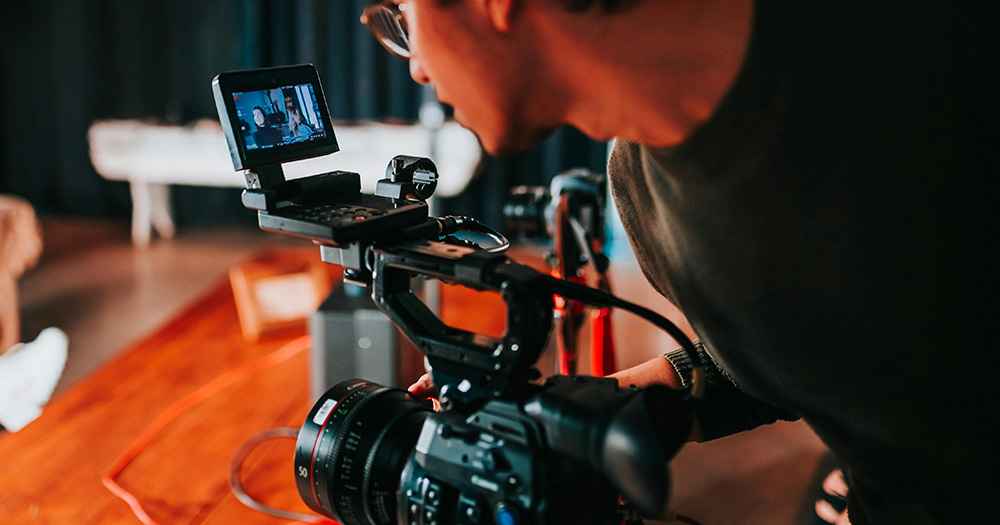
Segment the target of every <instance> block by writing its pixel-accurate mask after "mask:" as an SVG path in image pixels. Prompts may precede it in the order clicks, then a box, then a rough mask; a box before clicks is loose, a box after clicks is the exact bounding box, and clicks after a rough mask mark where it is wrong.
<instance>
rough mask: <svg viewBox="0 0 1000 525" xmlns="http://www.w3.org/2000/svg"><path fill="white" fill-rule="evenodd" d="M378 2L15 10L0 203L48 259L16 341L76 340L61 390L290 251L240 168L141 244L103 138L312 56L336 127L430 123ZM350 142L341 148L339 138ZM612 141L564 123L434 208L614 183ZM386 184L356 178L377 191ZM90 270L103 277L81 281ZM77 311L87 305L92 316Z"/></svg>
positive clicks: (480, 168)
mask: <svg viewBox="0 0 1000 525" xmlns="http://www.w3.org/2000/svg"><path fill="white" fill-rule="evenodd" d="M366 4H367V2H365V1H362V0H337V1H329V0H212V1H209V2H206V1H201V0H198V1H196V0H179V1H175V2H133V1H127V0H100V1H97V0H88V1H77V0H40V1H37V2H30V3H24V4H12V5H10V6H7V7H6V8H5V15H4V16H3V17H2V20H0V79H2V81H0V118H2V120H3V122H4V125H3V126H0V194H3V195H7V196H10V197H14V198H18V199H23V200H24V201H27V203H29V204H30V206H31V207H32V208H33V211H34V213H35V215H36V216H37V218H38V221H39V223H40V225H41V232H42V236H43V237H44V238H43V247H44V248H43V250H42V256H41V260H40V262H39V264H38V265H36V266H30V265H29V266H30V268H28V269H27V271H28V273H27V275H25V276H24V277H23V278H21V279H20V280H19V291H20V301H19V309H20V311H21V314H22V319H21V323H22V332H23V333H22V337H21V339H22V340H31V339H32V338H33V337H34V336H35V335H36V334H37V333H38V332H39V331H40V330H41V329H42V328H44V327H46V326H54V325H55V326H60V327H63V329H64V330H67V332H73V333H70V336H71V337H70V340H71V354H70V360H69V363H68V366H67V371H66V375H65V377H64V378H63V380H62V381H61V385H60V387H61V388H62V387H65V386H66V385H67V384H68V383H71V382H73V381H74V380H75V379H76V378H78V377H80V376H81V375H82V374H83V373H85V371H86V370H89V369H90V367H92V366H94V365H95V364H96V363H99V362H101V361H102V360H103V359H104V356H106V355H110V354H111V353H113V352H114V351H115V350H117V349H118V348H120V347H121V345H123V344H125V343H126V342H128V341H129V340H130V339H131V338H133V337H135V336H137V335H138V334H141V333H144V331H148V330H149V329H150V328H151V327H153V326H155V325H156V324H157V323H158V322H161V321H162V320H163V319H164V316H166V315H168V313H169V312H172V311H174V310H175V309H176V308H177V307H179V305H181V304H183V303H184V302H186V301H188V300H190V298H191V297H192V296H193V295H194V294H195V293H196V291H197V290H198V289H199V288H200V287H202V286H204V284H205V283H207V282H210V281H211V279H213V278H216V277H218V276H219V275H220V272H221V273H224V271H225V270H226V268H228V267H229V266H230V265H232V264H233V263H234V262H236V261H239V260H242V259H244V258H246V257H247V255H248V253H249V252H251V251H252V250H254V249H256V248H259V247H260V245H262V244H268V243H282V242H288V241H287V240H283V239H280V238H278V237H277V236H274V235H270V234H262V233H260V232H258V231H257V227H256V214H255V213H256V212H254V211H251V210H247V209H245V208H244V207H243V206H242V204H241V203H240V191H241V190H240V188H239V187H238V186H239V185H240V181H241V178H240V177H239V176H238V175H235V174H233V176H234V177H235V178H234V179H233V181H235V184H230V183H229V182H232V181H228V182H227V183H226V184H225V185H224V187H219V186H215V185H213V183H212V182H210V181H196V180H191V179H192V175H189V174H184V173H180V170H178V171H177V172H176V179H177V180H179V181H181V183H171V184H168V185H165V188H164V189H165V191H167V192H168V193H169V195H167V196H165V197H163V196H161V198H163V200H165V201H166V202H169V208H170V215H171V219H172V222H173V225H174V226H175V227H176V231H177V235H176V236H175V237H174V238H173V239H170V242H163V241H159V242H158V241H157V240H155V239H154V240H153V243H152V244H150V245H149V246H146V247H145V249H142V250H134V249H132V248H134V246H132V244H131V243H129V223H130V220H131V217H132V214H133V209H134V205H135V204H136V203H137V202H138V201H137V200H135V199H138V198H139V197H137V195H136V194H134V193H133V192H135V191H136V189H135V188H130V186H129V183H128V182H127V181H126V180H124V178H123V176H122V174H120V173H119V174H115V176H109V174H108V173H99V172H98V170H97V169H96V168H95V163H94V162H93V159H92V157H91V153H92V151H91V147H92V144H90V143H89V142H88V131H89V130H90V129H91V127H92V126H93V125H94V124H95V123H99V122H108V121H111V122H118V123H121V122H133V123H142V124H143V125H146V126H147V128H146V129H148V126H167V127H166V128H163V129H175V130H179V131H181V132H183V131H184V130H192V129H195V128H196V127H197V126H199V125H202V124H204V123H205V122H211V123H215V122H217V121H218V116H217V113H216V109H215V104H214V100H213V98H212V94H211V89H210V84H211V81H212V79H213V78H214V76H215V75H217V74H218V73H220V72H222V71H228V70H235V69H250V68H258V67H267V66H275V65H284V64H294V63H305V62H309V63H313V64H314V65H315V66H316V67H317V69H318V70H319V72H320V75H321V80H322V82H323V86H324V90H325V92H326V97H327V100H328V103H329V108H330V112H331V115H332V117H333V119H334V122H335V127H337V126H338V125H343V126H349V125H356V124H363V123H366V122H374V121H377V122H381V123H397V124H404V125H411V126H419V125H420V121H419V115H420V110H421V108H422V107H426V104H427V103H429V102H433V101H434V94H433V92H432V90H431V89H430V88H429V87H425V86H420V85H418V84H416V83H415V82H413V81H412V80H411V79H410V76H409V70H408V64H407V62H406V61H405V60H403V59H399V58H396V57H394V56H391V55H390V54H389V53H387V52H386V51H385V50H383V49H382V48H381V46H380V45H379V44H378V43H377V42H376V41H375V39H374V38H372V36H371V33H370V31H369V30H368V28H367V27H365V26H364V25H363V24H361V23H360V22H359V15H360V13H361V11H362V10H363V8H364V6H365V5H366ZM442 109H443V110H444V112H445V115H447V113H448V108H446V107H445V108H442ZM124 133H125V134H128V133H129V130H128V128H126V131H125V132H124ZM209 146H215V143H212V144H210V145H208V146H206V147H209ZM341 146H342V150H346V149H347V147H346V146H345V145H344V143H343V141H342V142H341ZM387 147H389V148H391V147H392V146H391V145H389V146H387ZM607 147H608V146H607V144H606V143H599V142H594V141H591V140H589V139H587V138H586V137H584V136H583V135H582V134H580V133H579V132H577V131H575V130H573V129H569V128H567V129H561V130H559V131H557V132H556V133H555V134H554V135H553V136H552V137H551V138H550V139H548V140H547V141H546V142H545V143H543V144H541V145H539V146H538V147H536V148H535V149H533V150H531V151H529V152H526V153H524V154H522V155H519V156H517V157H514V158H506V159H496V158H492V157H490V156H488V155H483V156H482V158H481V161H480V162H478V163H477V164H476V165H475V169H474V174H461V175H460V176H461V177H470V176H471V180H470V181H469V182H468V183H467V184H466V185H465V186H464V191H461V192H460V193H457V194H455V195H451V196H449V197H440V198H435V204H434V206H435V213H436V214H438V215H444V214H468V215H473V216H475V217H477V218H480V219H481V220H483V221H484V222H486V223H487V224H491V225H496V226H500V225H501V224H502V218H501V207H502V205H503V202H504V199H503V198H502V197H503V196H505V195H507V194H508V193H509V191H510V189H511V187H513V186H515V185H522V184H529V185H545V184H547V183H548V181H549V180H550V179H551V178H552V176H553V175H555V174H557V173H559V172H560V171H562V170H565V169H568V168H572V167H585V168H588V169H591V170H593V171H595V172H599V173H603V171H604V169H605V164H606V157H607ZM171 148H172V144H167V143H164V144H163V145H162V147H161V148H160V149H159V150H157V151H156V153H157V155H158V156H159V160H158V162H162V163H165V164H168V165H171V164H173V163H178V164H184V163H185V162H188V163H192V162H196V161H192V160H191V159H190V158H184V157H185V155H186V154H185V152H184V150H181V149H176V150H171ZM202 149H204V148H202ZM217 149H219V150H220V151H219V153H220V154H224V151H222V148H217ZM199 151H200V150H199ZM213 151H214V150H213ZM112 153H114V152H112ZM345 153H347V151H344V152H342V154H345ZM397 153H407V152H405V151H399V152H397ZM336 158H337V157H336V155H335V156H334V159H336ZM388 160H389V157H386V158H385V159H383V160H381V161H380V162H383V163H387V162H388ZM227 174H228V173H227ZM102 175H103V176H102ZM381 175H382V174H381V173H364V172H363V173H362V177H363V179H364V180H365V182H366V184H368V183H371V184H373V183H374V181H375V180H376V179H377V178H380V177H381ZM441 175H442V177H443V178H445V179H447V178H448V177H449V174H448V173H446V172H442V173H441ZM186 182H190V184H188V183H186ZM140 197H141V196H140ZM146 198H147V199H148V197H146ZM154 213H155V212H154ZM154 219H155V217H154ZM134 235H135V232H133V236H134ZM220 242H221V244H220ZM139 244H143V243H142V242H139ZM101 250H103V251H101ZM109 250H110V251H109ZM91 261H92V262H91ZM195 261H197V262H195ZM90 267H93V268H96V269H97V271H98V275H96V276H91V277H89V278H88V279H80V278H79V277H80V275H81V274H80V271H82V270H83V269H85V268H90ZM161 269H162V270H161ZM99 283H105V284H104V286H103V287H100V288H98V287H97V286H98V284H99ZM139 289H141V290H145V291H144V292H141V293H142V294H144V295H141V296H140V292H139V291H137V290H139ZM81 301H89V302H90V303H87V304H91V303H93V305H92V306H91V307H90V308H81V307H80V306H81V303H80V302H81ZM140 305H141V306H142V307H141V308H140V307H139V306H140ZM78 326H79V327H80V328H76V327H78ZM101 327H104V328H101Z"/></svg>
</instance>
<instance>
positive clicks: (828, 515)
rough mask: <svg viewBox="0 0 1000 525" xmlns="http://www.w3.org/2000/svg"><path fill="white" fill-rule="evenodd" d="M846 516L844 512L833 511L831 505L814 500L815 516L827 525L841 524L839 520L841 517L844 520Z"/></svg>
mask: <svg viewBox="0 0 1000 525" xmlns="http://www.w3.org/2000/svg"><path fill="white" fill-rule="evenodd" d="M846 514H847V512H846V511H845V512H837V509H834V508H833V505H830V504H829V503H828V502H826V501H824V500H821V499H820V500H816V515H817V516H819V517H820V519H822V520H823V521H825V522H827V523H841V522H840V519H841V518H842V517H843V518H845V519H846Z"/></svg>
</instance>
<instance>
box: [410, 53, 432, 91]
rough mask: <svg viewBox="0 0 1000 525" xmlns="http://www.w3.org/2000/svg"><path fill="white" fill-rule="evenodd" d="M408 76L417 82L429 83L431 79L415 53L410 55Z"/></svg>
mask: <svg viewBox="0 0 1000 525" xmlns="http://www.w3.org/2000/svg"><path fill="white" fill-rule="evenodd" d="M410 76H411V77H412V78H413V81H414V82H416V83H417V84H430V82H431V79H430V77H428V76H427V72H426V71H424V66H423V64H422V63H421V62H420V58H418V57H417V55H416V54H413V55H411V56H410Z"/></svg>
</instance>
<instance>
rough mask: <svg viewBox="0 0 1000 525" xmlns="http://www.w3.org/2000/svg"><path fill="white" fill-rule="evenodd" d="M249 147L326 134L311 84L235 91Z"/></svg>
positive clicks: (309, 139) (301, 139) (278, 145)
mask: <svg viewBox="0 0 1000 525" xmlns="http://www.w3.org/2000/svg"><path fill="white" fill-rule="evenodd" d="M233 102H234V103H235V105H236V114H237V116H238V117H239V120H240V131H241V133H242V134H243V140H244V143H245V144H246V150H247V151H252V150H264V149H269V148H277V147H281V146H284V145H287V144H294V143H299V142H311V141H315V140H322V139H325V138H326V129H324V127H323V120H322V119H321V118H320V117H319V111H320V110H319V104H318V103H317V101H316V91H315V90H314V89H313V86H312V84H298V85H292V86H283V87H279V88H275V89H265V90H261V91H248V92H243V93H233Z"/></svg>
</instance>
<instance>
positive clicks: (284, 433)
mask: <svg viewBox="0 0 1000 525" xmlns="http://www.w3.org/2000/svg"><path fill="white" fill-rule="evenodd" d="M298 432H299V429H297V428H292V427H281V428H270V429H267V430H261V431H260V432H257V433H256V434H254V435H253V436H250V439H248V440H247V441H246V442H244V443H243V445H241V446H240V448H239V449H238V450H237V451H236V454H234V455H233V462H232V464H231V465H230V468H229V489H230V490H232V492H233V495H234V496H236V499H238V500H240V503H242V504H244V505H246V506H247V507H250V508H251V509H253V510H256V511H260V512H263V513H265V514H270V515H272V516H276V517H278V518H285V519H290V520H297V521H298V522H300V523H330V520H328V519H326V518H324V517H322V516H317V515H315V514H305V513H300V512H291V511H287V510H282V509H276V508H274V507H270V506H268V505H265V504H263V503H261V502H259V501H257V500H255V499H254V498H253V497H252V496H250V495H249V494H247V492H246V490H245V489H244V488H243V484H242V483H240V471H241V470H243V462H244V461H246V459H247V457H248V456H249V455H250V452H251V451H253V449H255V448H257V445H260V444H261V443H263V442H265V441H269V440H271V439H277V438H291V439H295V438H296V437H297V436H298Z"/></svg>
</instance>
